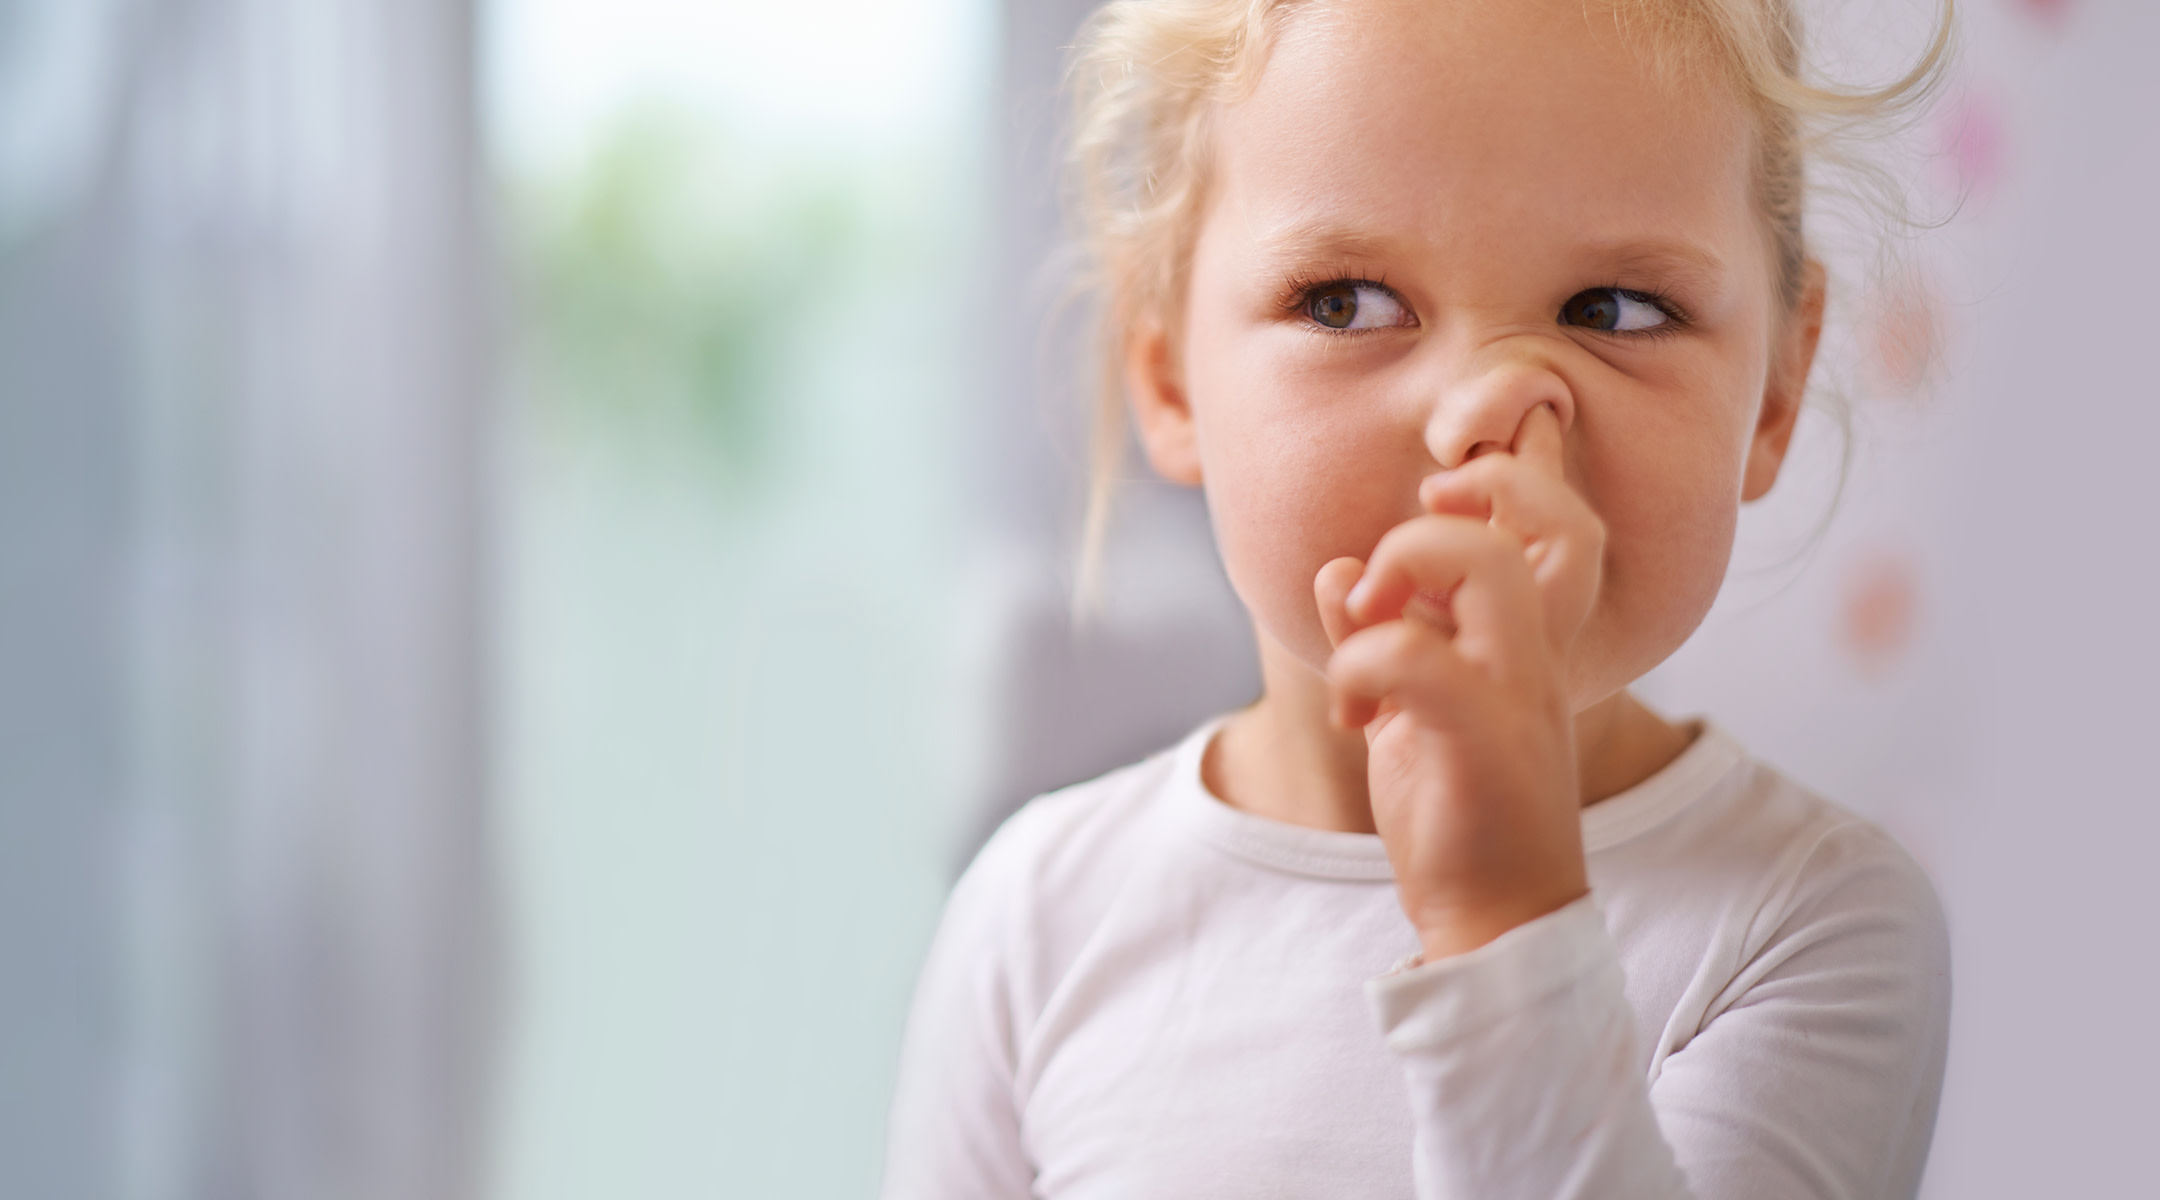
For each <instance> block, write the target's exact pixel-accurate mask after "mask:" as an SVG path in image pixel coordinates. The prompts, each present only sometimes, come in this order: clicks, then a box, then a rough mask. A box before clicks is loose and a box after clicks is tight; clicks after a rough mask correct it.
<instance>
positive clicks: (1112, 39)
mask: <svg viewBox="0 0 2160 1200" xmlns="http://www.w3.org/2000/svg"><path fill="white" fill-rule="evenodd" d="M1322 2H1324V0H1113V2H1112V3H1109V4H1106V5H1104V6H1103V7H1102V8H1101V9H1100V10H1098V11H1097V12H1096V13H1095V15H1094V16H1093V17H1092V18H1091V19H1090V20H1089V21H1088V23H1087V25H1086V26H1084V27H1083V29H1082V32H1081V37H1080V40H1079V43H1078V45H1077V46H1076V47H1075V50H1074V55H1073V59H1072V63H1071V68H1070V72H1069V75H1068V84H1069V86H1070V87H1071V89H1072V92H1073V99H1074V103H1075V110H1074V121H1073V127H1072V131H1071V144H1070V148H1069V152H1068V168H1069V170H1070V173H1071V175H1070V180H1069V185H1070V190H1071V196H1070V201H1069V206H1070V208H1071V209H1072V210H1073V215H1074V216H1076V217H1077V219H1078V221H1079V225H1080V228H1079V230H1078V242H1079V249H1080V251H1081V252H1082V254H1083V255H1084V257H1085V260H1086V262H1087V265H1088V272H1089V273H1088V274H1087V276H1086V277H1085V278H1084V279H1083V280H1082V285H1083V287H1084V289H1085V290H1087V291H1090V292H1092V293H1094V295H1095V298H1096V299H1097V301H1098V303H1099V308H1098V310H1097V314H1096V319H1097V321H1098V328H1097V342H1098V346H1097V352H1098V354H1099V359H1098V368H1097V369H1098V371H1099V373H1100V374H1099V378H1098V380H1097V384H1098V386H1097V395H1096V399H1095V414H1094V421H1093V423H1092V434H1091V438H1090V441H1091V451H1092V453H1091V472H1090V486H1089V490H1088V502H1087V514H1086V518H1085V520H1084V523H1083V526H1082V532H1081V547H1082V549H1081V560H1080V570H1079V581H1078V589H1077V592H1078V595H1079V596H1080V597H1081V598H1082V600H1083V601H1089V600H1092V598H1093V596H1094V593H1095V582H1096V578H1097V575H1098V574H1099V570H1100V562H1099V560H1100V557H1101V551H1102V544H1103V541H1104V538H1105V536H1106V534H1107V531H1108V528H1109V520H1110V511H1111V501H1112V498H1113V493H1114V491H1115V486H1116V482H1117V476H1118V472H1119V470H1120V467H1121V465H1122V460H1123V457H1124V450H1125V441H1126V436H1127V431H1126V417H1125V395H1124V386H1123V383H1122V362H1123V356H1124V343H1125V338H1126V334H1127V331H1128V330H1129V329H1130V328H1131V326H1132V324H1133V323H1134V322H1135V321H1138V320H1142V319H1152V320H1156V321H1159V322H1161V323H1162V324H1163V325H1164V326H1165V327H1166V328H1168V329H1172V330H1174V329H1176V328H1177V327H1178V323H1179V316H1180V312H1179V309H1180V305H1181V302H1182V300H1183V288H1184V283H1185V278H1186V275H1187V272H1188V270H1189V268H1190V265H1191V259H1192V249H1193V243H1194V240H1195V238H1196V237H1197V235H1198V232H1199V225H1200V218H1201V214H1202V212H1203V210H1204V208H1205V205H1206V199H1207V188H1208V180H1209V168H1210V166H1211V163H1212V156H1213V150H1214V145H1213V136H1212V134H1213V124H1214V114H1215V112H1216V111H1217V110H1218V109H1219V108H1220V107H1221V106H1222V105H1224V104H1228V103H1233V102H1235V101H1237V100H1239V99H1241V98H1243V97H1244V96H1245V95H1247V94H1249V93H1250V92H1251V90H1252V88H1253V87H1254V86H1255V85H1256V83H1257V82H1258V79H1259V76H1260V72H1261V70H1262V68H1263V67H1264V66H1265V65H1266V61H1267V53H1268V50H1269V48H1270V46H1271V45H1272V44H1273V42H1274V40H1275V38H1276V37H1277V35H1278V34H1279V33H1280V32H1281V29H1282V26H1283V23H1284V22H1285V20H1286V19H1287V18H1288V17H1289V16H1290V15H1291V14H1292V13H1294V12H1296V11H1298V10H1300V9H1304V8H1309V7H1314V6H1315V5H1317V4H1319V3H1322ZM1585 3H1586V4H1591V3H1602V4H1605V5H1607V6H1609V7H1610V8H1612V9H1613V10H1615V12H1616V15H1617V16H1618V17H1619V18H1620V20H1621V22H1622V24H1623V25H1624V26H1625V27H1627V28H1628V29H1630V31H1636V32H1641V33H1643V34H1646V35H1648V36H1647V44H1648V45H1649V46H1651V47H1652V48H1653V49H1654V50H1656V51H1657V59H1658V62H1659V64H1660V65H1661V66H1665V67H1670V66H1671V65H1674V64H1676V63H1679V62H1681V61H1682V60H1685V61H1686V62H1689V63H1696V62H1703V61H1707V62H1709V63H1711V64H1713V65H1714V66H1715V67H1716V68H1717V69H1719V70H1721V71H1722V72H1723V75H1724V78H1725V79H1726V80H1727V81H1728V82H1729V83H1730V84H1731V85H1732V86H1733V88H1734V90H1735V91H1737V92H1738V93H1739V95H1740V97H1741V99H1742V102H1743V103H1745V104H1747V105H1748V107H1749V109H1750V110H1751V112H1752V114H1753V116H1754V118H1755V123H1756V129H1757V133H1758V137H1757V140H1756V163H1755V182H1756V199H1757V202H1758V203H1759V204H1760V205H1761V208H1762V216H1763V220H1764V222H1765V223H1766V225H1767V226H1768V228H1769V231H1770V234H1771V243H1772V246H1773V250H1774V255H1775V258H1776V263H1775V266H1776V272H1777V274H1776V279H1777V283H1778V288H1779V292H1780V299H1781V300H1782V301H1783V303H1784V304H1785V306H1786V307H1787V308H1788V309H1789V308H1790V307H1791V306H1792V305H1793V304H1794V303H1796V302H1797V301H1798V299H1799V297H1800V294H1801V290H1802V288H1803V286H1804V278H1805V264H1806V261H1807V258H1808V246H1807V240H1806V237H1805V236H1804V229H1803V220H1802V216H1803V212H1804V210H1805V208H1806V205H1807V200H1808V170H1807V166H1808V161H1809V159H1810V158H1811V156H1812V157H1822V156H1831V157H1838V158H1839V160H1840V161H1841V162H1844V163H1845V164H1846V165H1848V166H1851V167H1853V168H1854V169H1855V170H1856V172H1857V173H1858V174H1859V175H1860V176H1862V177H1866V176H1869V175H1870V174H1871V172H1870V169H1869V167H1868V166H1867V164H1866V163H1865V162H1864V161H1863V160H1860V159H1857V158H1852V157H1849V156H1841V155H1839V153H1838V151H1839V147H1838V145H1837V143H1838V142H1839V140H1840V139H1841V136H1842V137H1844V138H1845V139H1846V140H1852V139H1853V138H1854V136H1855V135H1857V134H1858V133H1859V131H1860V130H1862V129H1863V128H1866V127H1868V126H1871V125H1873V124H1876V123H1879V122H1883V121H1885V120H1894V119H1895V118H1898V117H1900V116H1902V115H1904V114H1905V113H1906V112H1908V111H1911V110H1913V109H1914V108H1916V107H1917V106H1918V105H1919V104H1920V103H1921V102H1922V101H1924V100H1925V99H1926V98H1927V97H1928V96H1929V95H1931V94H1932V93H1933V91H1934V90H1935V88H1936V87H1937V85H1938V84H1939V82H1940V80H1941V78H1942V73H1943V69H1944V67H1945V65H1946V63H1947V61H1948V56H1949V51H1950V46H1951V40H1952V33H1953V29H1954V23H1953V21H1954V16H1955V3H1956V0H1940V5H1941V7H1940V10H1939V16H1938V19H1937V21H1936V23H1935V28H1934V32H1933V36H1932V38H1931V40H1930V42H1929V44H1928V46H1927V49H1926V51H1925V52H1924V53H1923V54H1922V55H1921V56H1920V58H1919V60H1918V61H1917V62H1916V63H1915V64H1914V65H1913V67H1912V69H1911V70H1909V71H1907V72H1906V73H1905V74H1904V75H1903V76H1902V77H1900V78H1898V79H1896V80H1893V81H1892V82H1890V83H1888V84H1886V85H1884V86H1882V87H1878V88H1857V89H1843V88H1837V87H1833V86H1826V85H1822V84H1817V83H1812V82H1810V81H1808V80H1807V79H1806V78H1804V77H1803V75H1804V71H1803V66H1802V59H1801V37H1800V28H1799V22H1798V19H1797V17H1796V15H1795V13H1794V11H1793V6H1792V3H1791V0H1585ZM1867 182H1872V183H1873V185H1874V186H1873V187H1872V188H1868V187H1866V186H1865V185H1866V183H1867ZM1863 190H1868V191H1871V192H1872V193H1873V196H1874V200H1873V204H1874V207H1876V208H1877V209H1878V210H1879V212H1880V215H1881V216H1882V217H1883V218H1884V219H1885V221H1886V222H1894V221H1897V220H1901V219H1902V218H1903V212H1902V210H1901V209H1900V208H1899V206H1898V201H1897V197H1898V196H1899V195H1901V192H1900V191H1899V190H1898V189H1897V188H1896V187H1895V185H1894V181H1890V180H1887V179H1882V178H1880V177H1877V178H1874V179H1873V180H1871V181H1868V180H1864V181H1863Z"/></svg>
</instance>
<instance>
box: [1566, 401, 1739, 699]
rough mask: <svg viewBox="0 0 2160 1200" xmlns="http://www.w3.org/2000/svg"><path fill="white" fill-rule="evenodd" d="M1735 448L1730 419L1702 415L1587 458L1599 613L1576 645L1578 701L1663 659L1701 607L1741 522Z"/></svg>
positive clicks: (1713, 594)
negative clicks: (1596, 521) (1599, 556)
mask: <svg viewBox="0 0 2160 1200" xmlns="http://www.w3.org/2000/svg"><path fill="white" fill-rule="evenodd" d="M1721 418H1722V419H1721ZM1742 447H1743V442H1742V440H1741V438H1740V437H1739V435H1738V433H1737V432H1736V428H1735V427H1734V426H1733V421H1732V420H1731V419H1729V418H1725V417H1724V414H1722V413H1720V414H1710V413H1702V414H1699V415H1698V419H1696V420H1692V421H1688V422H1686V423H1685V424H1684V425H1677V424H1676V425H1675V426H1672V427H1670V428H1669V429H1668V431H1667V433H1666V436H1665V437H1664V438H1663V439H1661V440H1651V439H1635V440H1634V442H1633V444H1631V445H1628V446H1625V447H1619V446H1615V447H1611V448H1610V449H1609V450H1603V451H1593V452H1592V453H1591V454H1590V455H1588V456H1586V457H1587V458H1588V462H1587V463H1586V474H1587V476H1588V478H1587V479H1586V481H1585V482H1586V487H1587V488H1588V490H1589V491H1590V492H1591V495H1592V496H1593V504H1595V506H1596V507H1597V509H1598V512H1599V515H1600V516H1601V517H1602V518H1603V519H1604V521H1605V527H1606V546H1605V563H1604V578H1603V581H1602V584H1601V588H1600V592H1599V598H1598V605H1597V609H1596V611H1595V612H1594V613H1593V614H1592V616H1591V619H1590V621H1589V623H1588V624H1587V625H1586V627H1585V628H1584V630H1583V634H1582V637H1581V639H1580V641H1579V642H1578V659H1579V661H1578V665H1577V680H1576V684H1577V690H1578V695H1577V697H1576V701H1577V704H1578V705H1583V704H1588V703H1592V702H1594V701H1596V700H1599V699H1602V698H1603V697H1605V696H1607V695H1610V694H1611V693H1612V692H1614V691H1616V690H1618V689H1619V688H1622V687H1625V686H1627V685H1628V684H1630V683H1632V682H1634V680H1635V679H1637V678H1638V677H1640V676H1641V675H1642V674H1644V673H1645V672H1647V671H1649V670H1650V669H1651V668H1652V667H1655V666H1656V665H1657V664H1658V663H1660V662H1662V661H1664V660H1665V658H1666V657H1667V656H1668V655H1670V654H1671V653H1672V652H1673V651H1674V650H1676V649H1678V648H1679V647H1680V644H1681V643H1682V642H1685V641H1686V640H1687V638H1688V636H1689V635H1690V634H1691V633H1693V632H1694V631H1695V627H1696V626H1697V625H1699V624H1701V623H1702V619H1703V617H1704V615H1705V614H1706V613H1708V612H1709V610H1710V605H1711V603H1712V602H1713V601H1715V600H1716V599H1717V594H1718V589H1719V588H1720V587H1721V586H1722V585H1723V583H1724V580H1725V569H1726V566H1727V564H1728V563H1729V562H1730V560H1731V557H1732V547H1733V537H1734V532H1735V529H1736V528H1737V525H1738V522H1739V503H1740V502H1739V492H1740V475H1741V470H1742V468H1743V465H1744V458H1743V453H1742Z"/></svg>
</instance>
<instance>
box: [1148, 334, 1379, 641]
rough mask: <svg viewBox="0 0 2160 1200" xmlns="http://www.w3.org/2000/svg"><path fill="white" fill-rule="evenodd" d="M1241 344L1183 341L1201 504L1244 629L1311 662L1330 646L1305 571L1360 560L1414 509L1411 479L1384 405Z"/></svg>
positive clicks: (1309, 576)
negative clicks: (1204, 501)
mask: <svg viewBox="0 0 2160 1200" xmlns="http://www.w3.org/2000/svg"><path fill="white" fill-rule="evenodd" d="M1251 342H1252V343H1260V344H1247V345H1245V346H1243V347H1231V346H1225V345H1221V344H1219V343H1213V344H1211V343H1210V342H1209V341H1208V340H1207V339H1206V337H1205V335H1204V333H1203V332H1202V331H1197V330H1196V331H1195V336H1194V339H1193V342H1192V343H1191V348H1192V357H1190V358H1188V360H1187V362H1188V363H1189V364H1190V374H1189V375H1188V380H1189V386H1190V388H1191V392H1190V394H1191V398H1192V404H1193V411H1194V414H1195V417H1196V419H1197V421H1198V429H1199V438H1200V459H1201V470H1202V474H1203V479H1204V486H1205V489H1206V492H1207V498H1208V511H1209V514H1210V519H1211V520H1212V521H1213V522H1214V527H1215V538H1216V544H1217V546H1218V547H1219V548H1220V550H1221V552H1222V557H1223V566H1224V569H1225V570H1226V571H1227V572H1228V574H1229V576H1230V582H1231V584H1232V586H1234V587H1235V588H1236V590H1237V593H1238V596H1239V598H1240V599H1241V600H1243V601H1244V603H1245V607H1246V609H1247V611H1248V612H1250V613H1251V614H1252V618H1253V622H1254V624H1255V626H1256V627H1257V628H1258V629H1259V631H1260V632H1261V633H1263V634H1265V635H1266V636H1267V637H1269V638H1270V639H1271V640H1273V641H1275V642H1276V643H1278V644H1280V645H1282V646H1283V647H1284V648H1286V649H1288V650H1290V651H1291V652H1292V653H1293V654H1295V655H1296V656H1297V657H1298V658H1300V659H1302V660H1303V661H1305V662H1306V663H1307V664H1308V665H1310V666H1313V667H1314V668H1316V669H1317V668H1318V667H1320V666H1321V665H1323V664H1324V663H1325V662H1326V661H1327V657H1328V654H1329V652H1330V646H1329V645H1328V641H1327V637H1326V634H1325V632H1324V631H1323V630H1322V629H1321V627H1320V621H1319V614H1318V611H1317V609H1316V608H1315V605H1314V601H1313V593H1312V585H1313V576H1314V575H1315V574H1317V573H1318V572H1319V570H1320V568H1321V566H1323V565H1324V564H1326V563H1327V562H1329V561H1330V560H1332V559H1336V558H1340V557H1342V556H1344V555H1355V556H1358V557H1360V558H1362V557H1364V556H1365V555H1367V554H1369V553H1370V552H1371V550H1372V547H1373V545H1374V543H1376V542H1378V541H1379V540H1380V535H1381V534H1383V533H1385V532H1387V530H1389V529H1390V528H1393V527H1394V526H1395V525H1396V524H1397V523H1399V522H1400V521H1402V520H1404V519H1405V518H1407V517H1409V516H1412V515H1415V513H1416V510H1417V483H1418V479H1419V477H1420V476H1419V473H1418V471H1417V468H1416V464H1415V462H1414V461H1410V462H1408V463H1407V464H1398V463H1397V461H1396V460H1398V459H1402V458H1403V457H1404V455H1403V446H1404V444H1405V438H1404V436H1403V433H1402V431H1401V430H1399V429H1395V428H1393V427H1392V423H1391V422H1390V421H1389V420H1388V419H1387V417H1386V415H1385V412H1386V406H1385V405H1384V404H1382V403H1378V402H1376V401H1375V400H1374V399H1373V398H1371V397H1369V396H1360V395H1358V394H1357V393H1356V392H1354V391H1351V390H1348V389H1343V388H1330V387H1327V386H1325V385H1324V383H1323V382H1322V381H1319V380H1315V379H1313V378H1312V377H1311V374H1310V372H1309V371H1300V370H1299V369H1298V366H1297V364H1295V363H1293V362H1288V361H1285V359H1284V356H1283V355H1281V354H1280V353H1276V354H1274V355H1270V354H1269V353H1268V352H1267V348H1266V346H1265V345H1264V342H1265V339H1264V338H1256V339H1251ZM1239 349H1242V350H1243V351H1244V353H1238V352H1236V351H1237V350H1239ZM1408 444H1409V445H1410V446H1411V447H1412V448H1413V449H1414V448H1415V447H1416V446H1417V444H1418V443H1417V441H1416V439H1415V438H1414V437H1412V438H1410V439H1408Z"/></svg>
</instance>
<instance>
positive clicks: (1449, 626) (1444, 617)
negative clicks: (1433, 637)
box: [1403, 588, 1457, 637]
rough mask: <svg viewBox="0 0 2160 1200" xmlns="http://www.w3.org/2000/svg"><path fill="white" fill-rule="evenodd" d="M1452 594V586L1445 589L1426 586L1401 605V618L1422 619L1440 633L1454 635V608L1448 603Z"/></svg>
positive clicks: (1453, 591)
mask: <svg viewBox="0 0 2160 1200" xmlns="http://www.w3.org/2000/svg"><path fill="white" fill-rule="evenodd" d="M1454 595H1455V589H1454V588H1448V589H1447V590H1445V591H1441V590H1439V589H1437V588H1426V589H1424V590H1422V591H1420V592H1419V593H1418V594H1417V595H1415V596H1412V597H1410V602H1409V603H1407V604H1405V605H1403V618H1404V619H1405V620H1412V621H1423V622H1425V623H1426V624H1428V625H1431V626H1433V627H1434V628H1436V629H1438V630H1439V631H1440V632H1441V633H1444V634H1446V635H1447V636H1449V637H1454V636H1455V630H1456V628H1457V627H1456V624H1455V610H1454V608H1453V607H1452V605H1451V604H1450V601H1451V600H1452V599H1453V598H1454Z"/></svg>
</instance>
